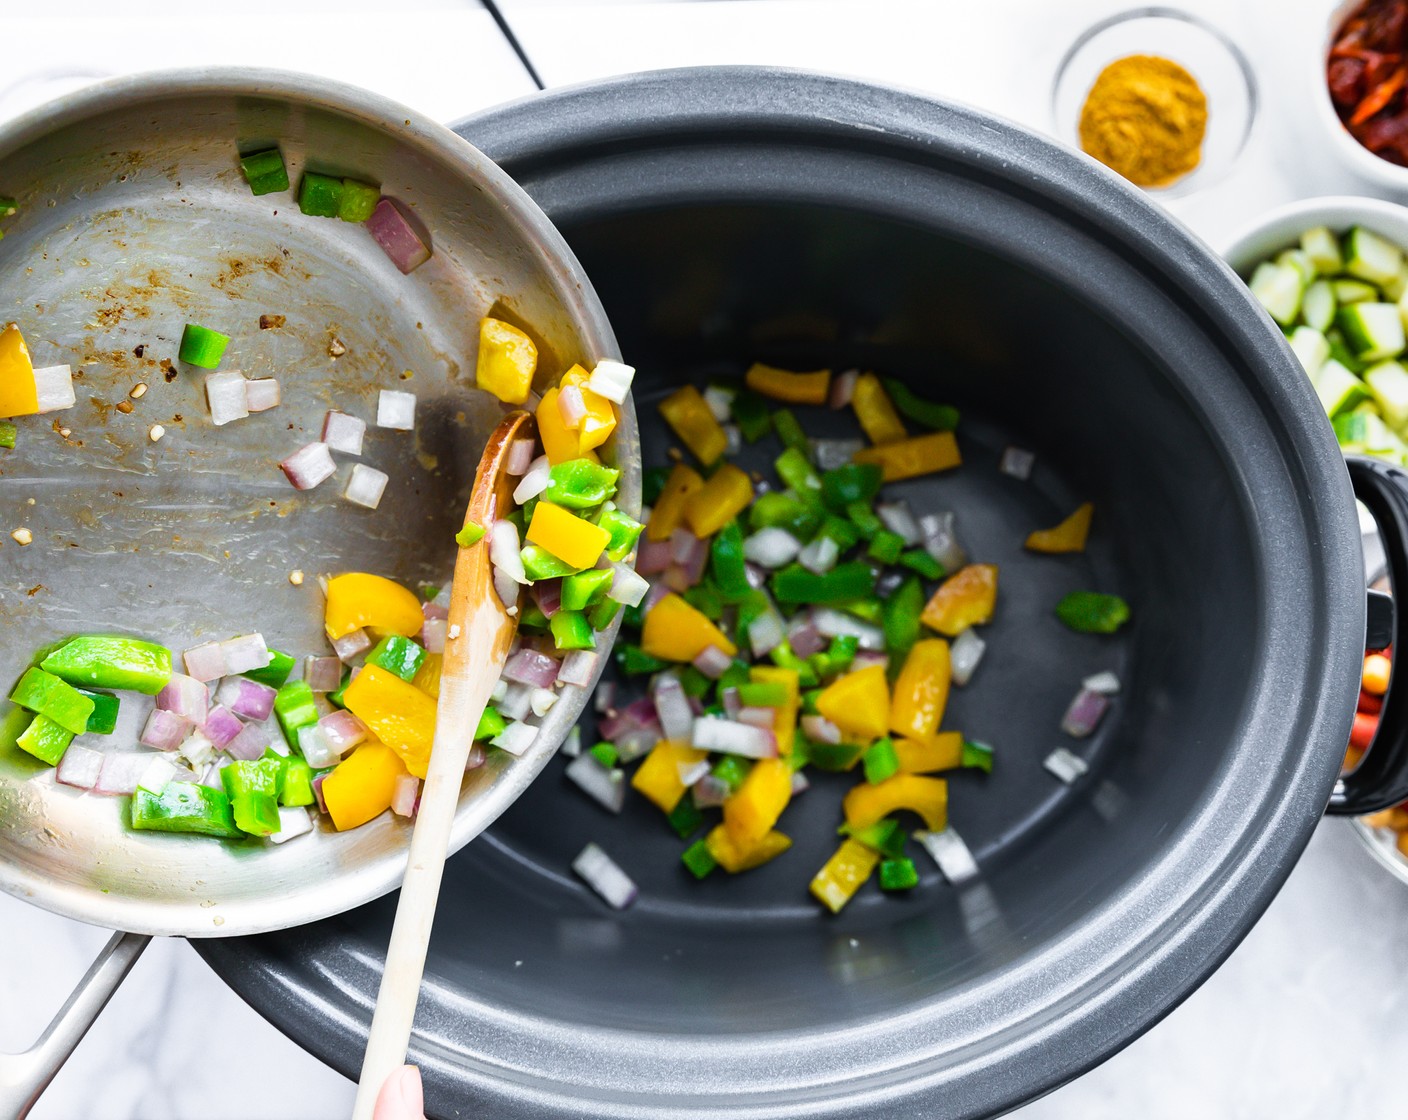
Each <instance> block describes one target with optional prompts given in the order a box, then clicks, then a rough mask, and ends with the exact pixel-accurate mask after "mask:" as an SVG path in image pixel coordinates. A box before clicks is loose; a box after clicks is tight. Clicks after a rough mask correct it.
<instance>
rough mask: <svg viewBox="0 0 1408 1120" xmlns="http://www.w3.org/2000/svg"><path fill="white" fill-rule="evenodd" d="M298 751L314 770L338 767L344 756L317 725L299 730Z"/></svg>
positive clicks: (310, 725)
mask: <svg viewBox="0 0 1408 1120" xmlns="http://www.w3.org/2000/svg"><path fill="white" fill-rule="evenodd" d="M298 751H299V753H300V754H301V755H303V758H304V760H305V761H306V762H307V763H308V765H309V766H311V767H313V769H314V770H322V769H325V768H326V767H329V766H336V765H337V764H338V763H339V762H340V761H341V760H342V755H343V752H342V751H340V750H338V749H337V748H336V747H334V746H333V745H332V743H331V742H329V741H328V737H327V734H326V733H325V732H324V731H323V729H322V728H321V727H320V726H318V724H316V723H314V724H309V725H307V726H305V727H300V728H299V729H298Z"/></svg>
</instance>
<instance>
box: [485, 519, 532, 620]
mask: <svg viewBox="0 0 1408 1120" xmlns="http://www.w3.org/2000/svg"><path fill="white" fill-rule="evenodd" d="M519 547H520V545H519V540H518V526H517V525H515V524H514V523H513V522H512V521H503V520H499V521H495V522H494V527H493V528H492V529H490V530H489V560H490V562H491V563H492V564H493V565H494V567H495V568H497V569H498V570H499V571H501V572H503V573H504V575H506V576H508V577H509V578H510V579H512V580H513V581H514V582H515V583H527V582H528V576H527V573H525V572H524V570H523V557H522V555H521V554H520V553H519ZM500 598H501V599H502V598H503V596H502V595H500ZM514 601H517V595H516V594H515V596H514ZM504 605H505V606H509V605H511V604H510V603H509V600H507V599H504Z"/></svg>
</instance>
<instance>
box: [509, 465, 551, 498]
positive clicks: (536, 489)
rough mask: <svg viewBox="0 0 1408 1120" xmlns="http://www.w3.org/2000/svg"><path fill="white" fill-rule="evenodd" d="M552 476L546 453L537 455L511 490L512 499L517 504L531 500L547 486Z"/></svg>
mask: <svg viewBox="0 0 1408 1120" xmlns="http://www.w3.org/2000/svg"><path fill="white" fill-rule="evenodd" d="M551 476H552V463H550V462H549V461H548V457H547V456H546V455H539V456H538V457H537V458H536V459H534V460H533V461H532V462H531V463H530V464H529V465H528V470H527V471H525V472H524V475H523V477H522V478H521V479H519V480H518V485H517V486H515V487H514V490H513V500H514V502H515V503H516V504H517V505H520V506H521V505H523V504H524V503H526V502H530V501H532V500H533V499H534V498H536V497H538V496H539V495H541V494H542V492H543V491H544V490H546V489H547V488H548V479H549V478H550V477H551Z"/></svg>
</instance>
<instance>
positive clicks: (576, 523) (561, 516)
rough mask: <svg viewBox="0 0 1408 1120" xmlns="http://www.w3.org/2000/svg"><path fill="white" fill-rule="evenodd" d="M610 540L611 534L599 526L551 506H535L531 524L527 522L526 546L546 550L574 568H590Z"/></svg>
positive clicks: (560, 508)
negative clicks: (534, 545) (530, 545)
mask: <svg viewBox="0 0 1408 1120" xmlns="http://www.w3.org/2000/svg"><path fill="white" fill-rule="evenodd" d="M610 540H611V534H610V533H609V532H607V531H606V530H605V529H603V528H602V527H601V526H600V525H593V524H592V523H591V522H590V521H587V520H586V519H585V518H581V517H578V516H577V515H576V514H575V513H573V512H572V511H571V510H567V509H563V508H562V507H561V506H555V505H553V504H552V503H551V502H539V503H538V504H537V505H536V506H534V507H533V520H532V521H530V522H528V543H529V544H536V545H538V546H539V547H540V548H545V549H547V551H549V552H551V553H552V554H553V555H554V556H556V557H557V558H558V559H559V560H561V561H562V562H563V563H564V564H571V565H572V567H574V568H590V567H591V566H592V565H593V564H595V563H596V562H597V561H598V560H600V559H601V554H602V552H603V551H604V550H605V548H606V545H607V543H608V542H609V541H610Z"/></svg>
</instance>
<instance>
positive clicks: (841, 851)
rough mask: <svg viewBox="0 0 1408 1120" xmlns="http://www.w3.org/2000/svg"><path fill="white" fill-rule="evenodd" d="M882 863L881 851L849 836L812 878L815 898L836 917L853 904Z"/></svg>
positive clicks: (812, 889)
mask: <svg viewBox="0 0 1408 1120" xmlns="http://www.w3.org/2000/svg"><path fill="white" fill-rule="evenodd" d="M879 862H880V853H879V852H873V851H871V850H870V849H869V848H867V847H866V846H865V845H864V844H862V843H861V842H860V841H859V840H852V839H850V838H849V837H848V838H847V839H845V840H843V841H841V846H840V847H839V848H837V849H836V851H835V854H833V855H832V857H831V858H830V859H829V860H827V861H826V863H825V865H824V866H823V867H822V869H821V870H820V871H818V872H817V873H816V876H815V878H813V879H812V883H811V888H810V889H811V892H812V895H813V897H815V898H816V899H817V901H818V902H820V903H821V904H822V905H823V906H825V907H826V908H827V909H828V910H830V911H831V912H832V913H833V914H838V913H840V911H841V907H843V906H845V905H846V903H848V902H850V901H851V897H852V896H853V895H854V894H855V893H856V891H858V890H860V888H861V886H862V885H864V883H865V881H866V880H867V879H869V878H870V874H871V872H873V871H874V870H875V865H876V864H878V863H879Z"/></svg>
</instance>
